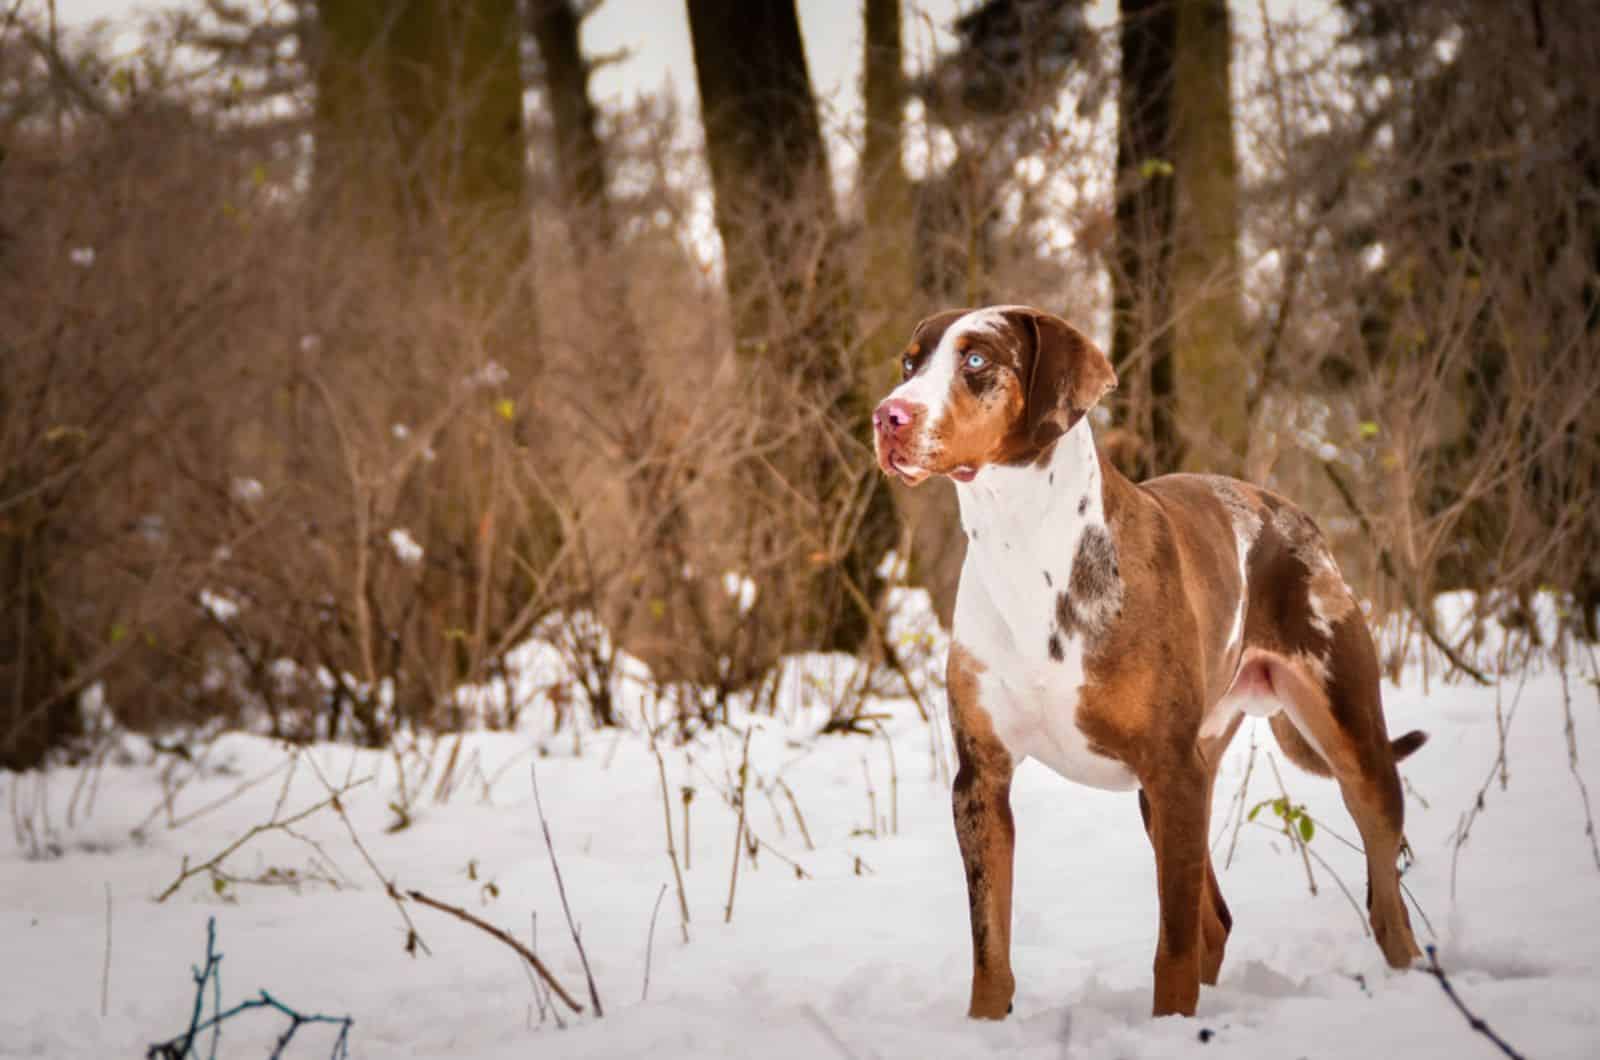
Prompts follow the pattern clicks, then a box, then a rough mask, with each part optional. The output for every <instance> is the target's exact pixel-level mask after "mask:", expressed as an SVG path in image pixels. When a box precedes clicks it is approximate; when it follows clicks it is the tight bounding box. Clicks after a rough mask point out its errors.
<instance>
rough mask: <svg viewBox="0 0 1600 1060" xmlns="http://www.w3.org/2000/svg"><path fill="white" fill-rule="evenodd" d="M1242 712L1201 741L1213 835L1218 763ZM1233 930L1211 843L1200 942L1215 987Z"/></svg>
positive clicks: (1203, 977) (1208, 980)
mask: <svg viewBox="0 0 1600 1060" xmlns="http://www.w3.org/2000/svg"><path fill="white" fill-rule="evenodd" d="M1243 720H1244V718H1243V716H1242V715H1237V714H1236V715H1234V718H1233V720H1232V721H1231V722H1230V723H1229V724H1228V727H1227V729H1226V730H1225V731H1224V732H1223V733H1222V734H1221V735H1219V736H1216V737H1212V738H1210V739H1202V740H1201V741H1200V754H1201V757H1203V758H1204V759H1205V761H1206V766H1207V769H1208V773H1207V778H1206V835H1207V836H1209V835H1210V834H1211V814H1210V811H1211V803H1212V800H1213V798H1214V797H1215V793H1216V787H1217V766H1218V764H1219V763H1220V762H1221V761H1222V754H1223V752H1224V751H1226V750H1227V749H1228V744H1229V743H1230V742H1231V741H1232V740H1233V735H1234V733H1236V732H1238V731H1239V724H1240V722H1242V721H1243ZM1232 931H1233V914H1232V913H1231V912H1229V911H1228V903H1227V902H1226V901H1224V900H1223V897H1222V888H1221V887H1220V886H1218V884H1217V871H1216V869H1215V868H1214V867H1213V866H1212V864H1211V845H1210V842H1209V841H1208V842H1207V844H1206V885H1205V890H1204V891H1203V892H1202V897H1201V900H1200V942H1201V945H1202V946H1203V947H1204V953H1203V955H1202V956H1201V958H1200V981H1201V982H1202V983H1205V984H1207V985H1208V986H1215V985H1216V983H1217V978H1218V976H1220V975H1221V974H1222V958H1223V954H1224V951H1226V949H1227V946H1228V935H1229V933H1231V932H1232Z"/></svg>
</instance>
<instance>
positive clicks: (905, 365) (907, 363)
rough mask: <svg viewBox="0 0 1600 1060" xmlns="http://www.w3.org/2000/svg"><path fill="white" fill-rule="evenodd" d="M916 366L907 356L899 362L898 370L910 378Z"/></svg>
mask: <svg viewBox="0 0 1600 1060" xmlns="http://www.w3.org/2000/svg"><path fill="white" fill-rule="evenodd" d="M916 368H917V366H916V363H915V362H914V361H912V360H911V358H909V357H907V358H906V359H905V360H903V361H901V362H900V370H901V371H902V372H904V373H905V376H906V378H907V379H909V378H911V373H912V372H914V371H916Z"/></svg>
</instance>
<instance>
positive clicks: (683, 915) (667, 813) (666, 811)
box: [650, 743, 694, 942]
mask: <svg viewBox="0 0 1600 1060" xmlns="http://www.w3.org/2000/svg"><path fill="white" fill-rule="evenodd" d="M650 751H651V753H652V754H654V755H655V756H656V773H657V775H658V776H660V778H661V815H662V817H664V818H665V819H666V823H667V860H668V861H671V862H672V878H673V879H674V880H676V881H677V883H678V913H679V921H678V923H679V925H680V926H681V927H682V928H683V941H684V942H688V941H689V898H688V896H687V895H686V894H685V893H684V890H683V873H682V872H680V871H679V870H678V849H677V846H676V845H675V844H674V843H673V841H672V803H671V801H670V800H669V798H668V796H667V766H666V763H665V762H663V761H662V759H661V749H660V748H658V747H656V746H655V745H654V744H653V743H652V744H651V746H650ZM683 790H684V792H685V793H687V792H691V791H693V790H694V789H693V788H684V789H683ZM689 798H690V797H689V795H688V794H685V795H684V799H683V841H684V844H685V846H687V845H688V842H689ZM684 860H685V861H687V860H688V851H687V850H685V851H684ZM652 919H653V918H652Z"/></svg>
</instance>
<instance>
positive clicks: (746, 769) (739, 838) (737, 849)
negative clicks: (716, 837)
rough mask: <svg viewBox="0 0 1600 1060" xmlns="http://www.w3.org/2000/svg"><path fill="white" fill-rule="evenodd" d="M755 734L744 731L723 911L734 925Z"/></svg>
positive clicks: (749, 729)
mask: <svg viewBox="0 0 1600 1060" xmlns="http://www.w3.org/2000/svg"><path fill="white" fill-rule="evenodd" d="M753 732H755V726H754V725H751V726H748V727H746V729H745V730H744V753H743V756H742V757H741V758H740V760H739V823H738V825H737V826H735V828H734V833H733V869H732V871H731V873H730V874H729V876H728V908H727V909H725V910H723V913H722V922H723V923H724V924H731V923H733V896H734V893H735V891H737V890H738V887H739V855H740V854H741V853H743V850H742V847H743V845H744V843H743V840H744V804H745V792H746V788H747V787H748V786H749V782H750V735H751V733H753Z"/></svg>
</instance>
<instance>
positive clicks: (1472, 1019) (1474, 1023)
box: [1423, 945, 1524, 1060]
mask: <svg viewBox="0 0 1600 1060" xmlns="http://www.w3.org/2000/svg"><path fill="white" fill-rule="evenodd" d="M1427 951H1428V965H1427V967H1426V968H1424V969H1423V971H1425V972H1427V973H1428V974H1429V975H1431V976H1433V977H1434V978H1435V979H1437V980H1439V986H1440V987H1441V988H1442V989H1443V990H1444V995H1445V997H1448V998H1449V999H1450V1003H1451V1004H1453V1005H1455V1007H1456V1010H1457V1011H1458V1012H1460V1013H1461V1015H1462V1016H1464V1017H1466V1020H1467V1026H1469V1027H1471V1028H1472V1029H1473V1030H1475V1031H1477V1032H1478V1033H1479V1034H1481V1035H1483V1036H1484V1037H1485V1038H1488V1039H1489V1040H1490V1041H1491V1042H1493V1043H1494V1044H1495V1045H1496V1046H1497V1047H1498V1048H1499V1050H1500V1051H1501V1052H1502V1053H1504V1054H1505V1055H1506V1056H1509V1057H1511V1060H1524V1058H1523V1056H1522V1054H1521V1053H1519V1052H1517V1051H1516V1050H1515V1049H1513V1048H1511V1046H1510V1045H1508V1044H1507V1043H1506V1040H1505V1039H1504V1038H1502V1037H1500V1036H1499V1035H1498V1034H1496V1033H1495V1032H1494V1029H1493V1028H1491V1027H1490V1026H1489V1025H1488V1024H1487V1023H1485V1022H1484V1021H1483V1019H1482V1018H1481V1017H1479V1016H1475V1015H1473V1013H1472V1010H1471V1009H1469V1008H1467V1006H1466V1004H1465V1003H1464V1002H1463V1001H1462V1000H1461V998H1460V997H1459V996H1458V995H1457V994H1456V991H1455V987H1453V986H1452V985H1450V979H1449V977H1448V976H1446V975H1445V974H1444V969H1443V968H1441V967H1439V951H1438V948H1437V947H1435V946H1432V945H1430V946H1428V947H1427Z"/></svg>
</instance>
